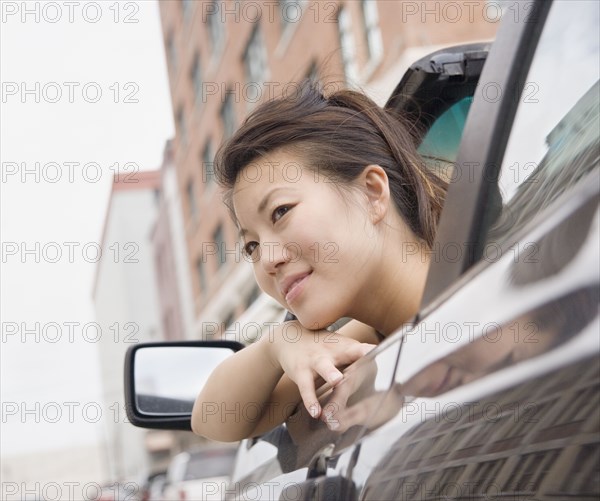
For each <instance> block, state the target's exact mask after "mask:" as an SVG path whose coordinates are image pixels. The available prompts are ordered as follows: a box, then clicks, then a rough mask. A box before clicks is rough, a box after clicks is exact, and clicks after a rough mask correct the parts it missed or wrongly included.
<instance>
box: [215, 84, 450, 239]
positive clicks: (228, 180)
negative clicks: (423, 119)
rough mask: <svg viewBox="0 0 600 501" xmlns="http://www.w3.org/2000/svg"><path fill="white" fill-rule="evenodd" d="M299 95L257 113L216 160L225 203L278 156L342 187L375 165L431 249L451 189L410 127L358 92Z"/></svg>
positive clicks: (304, 91)
mask: <svg viewBox="0 0 600 501" xmlns="http://www.w3.org/2000/svg"><path fill="white" fill-rule="evenodd" d="M296 90H297V92H296V93H293V95H287V96H284V97H281V98H277V99H273V100H271V101H268V102H266V103H264V104H262V105H261V106H259V107H258V108H257V109H256V110H255V111H254V112H253V113H252V114H250V116H248V118H247V119H246V120H245V121H244V123H243V124H242V125H241V127H240V128H239V129H238V130H237V131H236V133H235V134H234V135H233V136H232V137H231V138H230V139H229V141H227V142H226V143H225V144H223V145H222V146H221V148H220V149H219V151H218V152H217V154H216V157H215V164H214V169H215V175H216V178H217V180H218V182H219V183H220V184H221V186H223V187H224V188H226V189H227V192H226V197H225V198H226V203H227V200H228V197H229V201H230V197H231V191H232V188H233V186H234V184H235V182H236V180H237V178H238V176H239V174H240V173H241V171H242V170H243V169H244V167H246V166H247V165H248V164H250V163H251V162H253V161H255V160H257V159H259V158H260V157H262V156H264V155H267V154H269V153H273V152H275V151H276V150H279V149H286V150H290V151H292V152H294V153H297V154H298V155H299V157H300V158H302V160H303V161H305V162H307V165H308V166H309V168H311V169H314V170H316V171H317V172H319V173H320V174H323V175H325V176H327V177H329V178H331V179H332V180H333V181H334V182H335V183H339V184H340V185H342V186H343V185H348V184H350V183H351V182H352V181H353V180H355V179H356V178H357V177H358V176H359V175H360V174H361V172H362V171H363V170H364V168H365V167H366V166H367V165H371V164H377V165H380V166H381V167H382V168H383V169H384V170H385V171H386V173H387V176H388V178H389V183H390V191H391V195H392V198H393V200H394V203H395V205H396V208H397V209H398V211H399V213H400V215H401V216H402V217H403V219H404V220H405V221H406V223H407V224H408V226H409V227H410V229H411V230H412V231H413V233H414V234H415V235H416V236H417V237H418V238H420V239H422V240H423V241H424V242H425V243H426V244H427V245H428V246H429V247H431V246H432V245H433V239H434V236H435V229H436V226H437V222H438V219H439V216H440V213H441V211H442V206H443V203H444V196H445V193H446V188H447V183H446V182H445V181H443V180H442V179H440V178H439V177H438V176H437V175H435V174H434V173H433V172H431V171H430V170H429V169H428V168H427V167H426V166H425V164H424V162H423V161H422V160H421V158H420V156H419V154H418V153H417V150H416V147H415V137H413V135H411V129H410V127H409V125H408V124H406V123H405V122H404V120H403V119H402V118H401V117H398V116H397V115H394V114H391V113H390V112H389V111H387V110H384V109H382V108H381V107H379V106H378V105H377V104H376V103H375V102H373V101H372V100H371V99H369V98H368V97H367V96H365V95H364V94H362V93H360V92H355V91H351V90H341V91H337V92H333V93H332V94H330V95H329V96H327V97H325V96H324V95H323V94H322V93H321V92H320V90H319V89H318V87H317V85H316V84H315V83H313V82H309V81H305V82H303V83H302V84H300V85H299V86H298V87H297V88H296Z"/></svg>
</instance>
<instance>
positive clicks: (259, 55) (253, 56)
mask: <svg viewBox="0 0 600 501" xmlns="http://www.w3.org/2000/svg"><path fill="white" fill-rule="evenodd" d="M244 68H245V71H246V83H247V85H246V88H247V91H246V94H247V95H246V102H247V104H248V106H249V107H252V105H255V104H256V103H257V102H258V101H260V97H261V94H262V90H261V89H262V85H263V83H264V81H265V80H266V77H267V51H266V49H265V46H264V44H263V40H262V36H261V33H260V29H259V26H258V24H257V25H256V26H255V27H254V29H253V30H252V35H251V36H250V40H249V41H248V45H247V46H246V50H245V51H244Z"/></svg>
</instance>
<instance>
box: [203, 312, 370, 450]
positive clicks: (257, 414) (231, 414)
mask: <svg viewBox="0 0 600 501" xmlns="http://www.w3.org/2000/svg"><path fill="white" fill-rule="evenodd" d="M365 343H373V344H374V343H377V336H376V335H375V331H374V330H373V329H372V328H371V327H369V326H367V325H365V324H362V323H360V322H357V321H351V322H349V323H348V324H346V325H345V326H344V327H342V328H341V329H340V330H339V332H337V333H332V332H329V331H311V330H309V329H305V328H304V327H302V326H301V325H300V323H298V322H286V323H284V324H281V325H280V326H278V327H276V328H275V329H273V330H272V331H271V332H269V335H268V336H263V337H262V338H261V339H260V340H259V341H258V342H256V343H254V344H253V345H250V346H248V347H246V348H244V349H243V350H240V351H238V352H237V353H236V354H234V355H233V356H231V357H229V358H228V359H227V360H225V361H224V362H223V363H221V364H220V365H219V366H218V367H217V368H216V369H215V370H214V371H213V373H212V374H211V376H210V377H209V379H208V381H207V383H206V385H205V386H204V388H203V389H202V391H201V393H200V395H198V398H197V399H196V403H195V405H194V409H193V411H192V430H193V431H194V433H197V434H199V435H203V436H206V437H208V438H211V439H214V440H220V441H225V442H228V441H235V440H240V439H242V438H247V437H250V436H255V435H260V434H262V433H265V432H266V431H268V430H270V429H272V428H274V427H275V426H277V425H279V424H281V423H283V422H284V421H285V420H286V419H287V418H288V417H289V416H290V415H291V414H292V413H293V412H294V410H295V409H296V407H297V405H298V403H299V402H301V401H304V405H305V406H306V408H307V409H308V410H309V412H311V411H312V412H311V415H313V417H315V418H316V417H318V416H319V415H320V413H321V408H320V406H319V404H318V401H317V397H316V392H315V380H316V379H317V378H318V377H319V376H321V377H322V378H323V379H324V380H325V381H327V382H328V383H331V384H336V383H338V382H339V381H341V378H342V373H341V372H340V371H339V370H338V369H337V367H340V366H342V365H348V364H351V363H352V362H354V361H355V360H357V359H358V358H360V357H361V356H363V355H364V354H365V353H366V352H367V351H369V350H370V349H372V347H373V346H372V345H370V344H365Z"/></svg>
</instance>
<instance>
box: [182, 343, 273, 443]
mask: <svg viewBox="0 0 600 501" xmlns="http://www.w3.org/2000/svg"><path fill="white" fill-rule="evenodd" d="M269 343H270V340H269V339H267V338H263V339H261V340H260V341H259V342H257V343H255V344H253V345H250V346H248V347H246V348H244V349H243V350H240V351H238V352H237V353H235V354H234V355H233V356H231V357H229V358H228V359H227V360H225V361H224V362H222V363H221V364H220V365H219V366H218V367H217V368H216V369H215V370H214V371H213V373H212V374H211V375H210V377H209V379H208V381H207V382H206V385H205V386H204V388H203V389H202V391H201V393H200V394H199V395H198V398H197V399H196V402H195V405H194V409H193V411H192V430H193V431H194V433H196V434H198V435H203V436H205V437H207V438H211V439H214V440H219V441H224V442H229V441H235V440H240V439H242V438H246V437H248V436H251V435H252V434H253V432H254V430H255V429H256V427H257V426H259V424H260V423H261V422H262V423H264V424H263V426H261V427H260V428H264V427H265V425H266V429H270V428H273V427H274V426H276V425H277V424H279V423H281V422H283V420H284V419H285V417H284V416H283V414H282V413H281V411H282V409H278V408H277V407H280V406H281V403H280V402H275V403H273V402H272V398H271V397H272V395H273V393H274V391H275V388H276V386H277V385H278V383H279V381H280V380H281V377H282V376H283V369H282V368H281V367H280V366H278V364H277V362H276V361H274V360H273V359H272V357H271V355H270V353H269V351H270V345H269ZM279 398H281V397H279ZM274 404H275V405H274ZM274 407H275V408H274ZM265 421H272V424H270V426H269V423H266V422H265Z"/></svg>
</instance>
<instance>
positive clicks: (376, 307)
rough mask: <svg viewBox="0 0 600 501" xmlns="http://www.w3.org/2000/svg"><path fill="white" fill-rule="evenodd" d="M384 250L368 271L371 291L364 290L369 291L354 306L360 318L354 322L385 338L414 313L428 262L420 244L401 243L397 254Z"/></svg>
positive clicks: (427, 255)
mask: <svg viewBox="0 0 600 501" xmlns="http://www.w3.org/2000/svg"><path fill="white" fill-rule="evenodd" d="M385 248H386V249H387V250H386V251H383V252H382V253H381V260H379V262H378V263H377V264H376V266H373V268H372V280H371V281H370V283H371V284H373V287H372V288H371V287H367V289H371V290H368V291H365V294H363V295H361V296H362V297H361V298H359V301H360V304H357V305H356V308H357V311H358V312H359V316H360V318H359V316H356V317H355V318H356V319H357V320H360V321H361V322H363V323H366V324H368V325H370V326H371V327H373V328H375V329H376V330H377V331H379V332H381V333H382V334H384V335H385V336H388V335H390V334H391V333H392V332H394V331H395V330H397V329H398V328H399V327H400V326H402V324H404V323H406V322H408V321H409V320H411V319H412V318H413V317H414V316H415V315H416V314H417V313H418V311H419V307H420V305H421V299H422V297H423V292H424V290H425V282H426V280H427V272H428V270H429V262H430V259H429V253H428V252H427V250H426V247H425V245H424V244H422V243H421V244H417V243H407V242H406V241H405V242H404V243H403V244H402V248H401V251H400V253H398V252H397V250H398V249H395V248H393V246H386V247H385ZM407 249H411V250H414V249H419V250H418V251H414V252H407Z"/></svg>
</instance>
